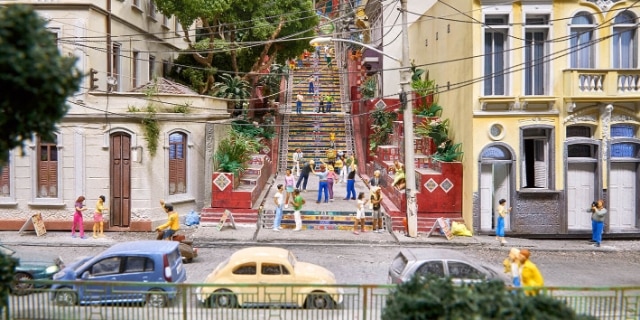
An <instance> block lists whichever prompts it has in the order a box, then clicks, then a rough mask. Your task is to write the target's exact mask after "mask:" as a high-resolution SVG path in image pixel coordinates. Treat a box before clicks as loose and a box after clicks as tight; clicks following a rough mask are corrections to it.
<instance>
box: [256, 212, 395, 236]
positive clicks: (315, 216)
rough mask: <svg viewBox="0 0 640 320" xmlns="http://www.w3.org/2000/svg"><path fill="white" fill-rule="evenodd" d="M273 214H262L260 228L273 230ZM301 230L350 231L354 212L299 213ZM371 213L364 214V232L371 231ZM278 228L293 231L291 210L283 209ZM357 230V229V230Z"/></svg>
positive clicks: (386, 221)
mask: <svg viewBox="0 0 640 320" xmlns="http://www.w3.org/2000/svg"><path fill="white" fill-rule="evenodd" d="M274 215H275V212H274V211H273V210H266V211H265V212H264V213H263V214H262V221H261V224H262V225H261V227H262V228H268V229H271V228H273V219H274ZM300 215H301V218H302V229H305V230H311V229H313V230H346V231H352V230H353V224H354V222H355V220H354V215H355V212H354V211H351V212H349V211H316V210H310V211H305V210H303V211H301V212H300ZM387 218H388V217H386V218H385V219H383V226H382V227H383V228H387V226H388V225H389V223H388V220H387ZM372 221H373V220H372V213H371V211H367V212H365V230H367V231H372V229H373V226H372ZM280 226H281V227H282V228H283V229H294V228H295V221H294V219H293V210H291V209H285V210H284V211H283V215H282V220H281V222H280ZM358 230H359V229H358Z"/></svg>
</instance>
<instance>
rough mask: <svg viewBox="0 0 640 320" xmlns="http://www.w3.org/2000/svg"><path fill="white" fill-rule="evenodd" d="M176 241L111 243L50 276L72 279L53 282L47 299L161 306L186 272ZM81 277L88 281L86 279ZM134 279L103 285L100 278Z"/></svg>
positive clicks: (169, 298)
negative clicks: (172, 284) (122, 282)
mask: <svg viewBox="0 0 640 320" xmlns="http://www.w3.org/2000/svg"><path fill="white" fill-rule="evenodd" d="M178 244H179V243H178V242H177V241H157V240H149V241H130V242H122V243H119V244H116V245H113V246H112V247H110V248H109V249H107V250H105V251H103V252H102V253H100V254H98V255H96V256H93V257H87V258H83V259H80V260H78V261H74V262H73V263H71V264H69V265H68V266H67V267H65V268H64V269H63V270H62V271H60V272H58V273H56V274H55V275H54V276H53V280H61V281H63V280H64V281H73V283H72V284H66V283H65V284H54V285H53V286H52V287H51V288H52V293H51V299H52V300H53V301H54V302H55V303H56V304H57V305H65V306H68V305H76V304H83V305H86V304H103V303H146V304H147V305H149V306H152V307H165V306H167V305H168V304H169V303H170V302H171V301H172V300H173V299H175V297H176V294H177V289H176V288H175V287H173V286H158V285H157V284H158V283H182V282H185V281H186V280H187V273H186V270H185V269H184V266H183V264H182V258H181V257H180V251H179V250H178ZM85 281H90V283H87V282H85ZM112 281H126V282H137V283H135V284H131V285H117V286H110V285H105V284H104V282H112Z"/></svg>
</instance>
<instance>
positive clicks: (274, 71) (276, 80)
mask: <svg viewBox="0 0 640 320" xmlns="http://www.w3.org/2000/svg"><path fill="white" fill-rule="evenodd" d="M286 75H287V71H286V67H285V66H284V65H281V64H272V65H271V67H270V68H269V74H267V75H265V76H262V77H260V79H258V82H257V84H258V85H259V86H263V87H264V92H263V94H264V95H265V96H266V97H267V99H269V100H274V101H278V100H280V95H279V93H280V81H281V80H282V77H284V76H286Z"/></svg>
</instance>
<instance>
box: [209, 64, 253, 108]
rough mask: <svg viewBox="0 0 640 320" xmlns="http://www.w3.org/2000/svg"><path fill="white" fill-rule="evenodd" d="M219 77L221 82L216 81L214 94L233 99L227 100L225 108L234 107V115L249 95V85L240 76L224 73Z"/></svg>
mask: <svg viewBox="0 0 640 320" xmlns="http://www.w3.org/2000/svg"><path fill="white" fill-rule="evenodd" d="M220 78H222V82H216V83H215V85H214V90H215V94H214V95H215V96H216V97H220V98H225V99H232V100H235V101H228V102H227V108H229V106H233V108H229V109H234V110H235V111H234V115H238V114H236V112H238V111H237V110H240V109H242V103H243V101H244V100H246V99H248V98H249V97H250V96H251V85H250V84H249V82H247V81H246V80H243V79H241V78H240V77H234V76H232V75H230V74H226V73H225V74H223V75H222V76H220Z"/></svg>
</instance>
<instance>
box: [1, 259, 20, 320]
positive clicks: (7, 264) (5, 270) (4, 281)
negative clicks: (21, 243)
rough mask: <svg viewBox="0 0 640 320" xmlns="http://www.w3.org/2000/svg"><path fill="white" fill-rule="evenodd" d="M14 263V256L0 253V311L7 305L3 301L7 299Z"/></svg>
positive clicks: (15, 262)
mask: <svg viewBox="0 0 640 320" xmlns="http://www.w3.org/2000/svg"><path fill="white" fill-rule="evenodd" d="M16 264H17V260H16V259H15V258H12V257H11V256H8V255H4V254H1V253H0V311H1V310H6V309H4V308H7V307H8V306H7V305H6V304H5V303H6V302H7V301H9V294H10V292H11V283H12V282H13V275H14V273H15V270H16Z"/></svg>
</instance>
